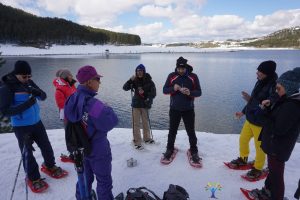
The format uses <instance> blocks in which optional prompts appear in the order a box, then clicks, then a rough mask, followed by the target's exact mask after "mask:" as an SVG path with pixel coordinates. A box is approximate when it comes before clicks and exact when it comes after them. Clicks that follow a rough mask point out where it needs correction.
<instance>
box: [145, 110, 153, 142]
mask: <svg viewBox="0 0 300 200" xmlns="http://www.w3.org/2000/svg"><path fill="white" fill-rule="evenodd" d="M146 110H147V116H148V123H149V128H150V135H151V139H152V140H153V134H152V127H151V120H150V116H149V109H146Z"/></svg>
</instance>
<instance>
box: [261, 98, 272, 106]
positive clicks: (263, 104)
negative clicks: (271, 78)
mask: <svg viewBox="0 0 300 200" xmlns="http://www.w3.org/2000/svg"><path fill="white" fill-rule="evenodd" d="M261 105H262V106H264V107H268V106H270V105H271V101H270V100H269V99H267V100H263V101H262V102H261Z"/></svg>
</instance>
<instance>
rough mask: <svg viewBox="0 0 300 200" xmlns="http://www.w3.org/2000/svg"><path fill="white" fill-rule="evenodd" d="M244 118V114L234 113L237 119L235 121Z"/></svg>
mask: <svg viewBox="0 0 300 200" xmlns="http://www.w3.org/2000/svg"><path fill="white" fill-rule="evenodd" d="M243 116H244V113H242V112H236V113H235V117H236V118H237V119H241V117H243Z"/></svg>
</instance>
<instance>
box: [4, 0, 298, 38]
mask: <svg viewBox="0 0 300 200" xmlns="http://www.w3.org/2000/svg"><path fill="white" fill-rule="evenodd" d="M0 2H1V3H3V4H5V5H10V6H12V7H15V8H20V9H23V10H25V11H27V12H30V13H33V14H35V15H38V16H42V17H46V16H49V17H60V18H65V19H68V20H71V21H73V22H76V23H79V24H82V25H89V26H92V27H96V28H104V29H108V30H112V31H118V32H127V33H133V34H138V35H140V36H141V39H142V42H143V43H156V42H162V43H170V42H196V41H202V40H224V39H239V38H248V37H256V36H262V35H266V34H269V33H272V32H274V31H276V30H279V29H283V28H287V27H292V26H299V25H300V0H0Z"/></svg>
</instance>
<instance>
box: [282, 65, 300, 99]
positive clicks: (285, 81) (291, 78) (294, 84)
mask: <svg viewBox="0 0 300 200" xmlns="http://www.w3.org/2000/svg"><path fill="white" fill-rule="evenodd" d="M277 83H279V84H280V85H282V86H283V87H284V89H285V93H286V95H287V96H291V95H292V94H294V93H297V92H299V87H300V67H296V68H294V69H293V70H289V71H287V72H284V73H283V74H282V75H281V76H280V77H279V78H278V79H277Z"/></svg>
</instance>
